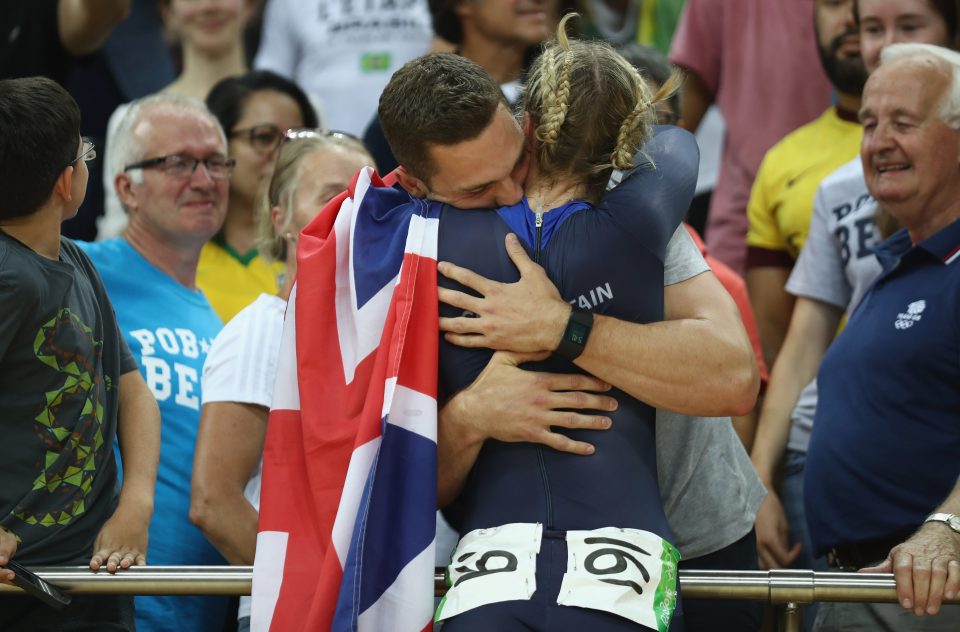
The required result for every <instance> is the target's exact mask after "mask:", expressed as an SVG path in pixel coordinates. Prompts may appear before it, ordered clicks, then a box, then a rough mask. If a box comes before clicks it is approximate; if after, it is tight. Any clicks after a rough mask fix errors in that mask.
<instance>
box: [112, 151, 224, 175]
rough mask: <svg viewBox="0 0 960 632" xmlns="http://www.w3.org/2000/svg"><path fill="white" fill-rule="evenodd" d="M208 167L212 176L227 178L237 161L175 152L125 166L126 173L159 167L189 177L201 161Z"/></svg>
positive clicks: (164, 170)
mask: <svg viewBox="0 0 960 632" xmlns="http://www.w3.org/2000/svg"><path fill="white" fill-rule="evenodd" d="M201 162H202V163H203V166H204V167H206V169H207V173H208V174H210V177H211V178H215V179H217V180H225V179H227V178H229V177H230V174H231V173H232V172H233V167H234V165H236V164H237V161H236V160H234V159H232V158H225V157H223V156H210V157H209V158H202V159H201V158H194V157H193V156H185V155H184V154H173V155H171V156H159V157H157V158H148V159H147V160H142V161H140V162H135V163H133V164H132V165H127V166H126V167H124V168H123V171H124V173H126V172H127V171H132V170H133V169H159V170H160V171H163V172H164V173H165V174H167V175H168V176H173V177H175V178H183V177H189V176H191V175H193V173H194V172H195V171H196V170H197V166H198V165H199V164H200V163H201Z"/></svg>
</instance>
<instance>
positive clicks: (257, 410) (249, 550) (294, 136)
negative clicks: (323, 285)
mask: <svg viewBox="0 0 960 632" xmlns="http://www.w3.org/2000/svg"><path fill="white" fill-rule="evenodd" d="M286 136H287V140H284V141H283V142H282V144H281V145H280V148H279V150H278V151H277V152H276V153H277V154H278V155H277V162H276V168H275V170H274V172H273V176H272V178H271V179H270V182H269V184H268V187H267V188H266V189H265V190H264V191H263V192H262V194H261V195H260V196H259V198H258V204H257V210H256V217H257V241H256V244H257V248H258V249H259V251H260V253H261V256H262V257H263V259H265V260H266V261H267V262H285V263H286V266H287V274H286V275H285V276H284V282H283V285H282V286H281V287H280V289H279V291H277V292H276V293H275V294H274V293H269V294H268V293H263V294H260V295H259V296H258V297H256V299H255V300H254V301H253V302H252V303H251V304H250V305H248V306H247V307H246V308H244V309H243V310H241V311H240V313H239V314H237V316H236V317H235V318H234V319H233V320H231V321H230V323H228V324H227V326H226V327H224V329H223V331H222V332H221V333H220V334H219V335H218V336H217V338H216V340H214V342H213V345H212V346H211V348H210V353H209V355H208V356H207V361H206V364H205V365H204V369H203V378H202V388H203V409H202V413H201V421H200V430H199V434H198V436H197V447H196V452H195V455H194V464H193V482H192V490H191V503H190V519H191V520H192V521H193V522H194V523H195V524H196V525H197V526H198V527H199V528H200V530H201V531H203V533H204V535H205V536H206V537H207V539H208V540H210V542H211V543H213V545H214V546H215V547H216V548H217V549H218V550H219V551H220V553H222V554H223V556H224V557H226V558H227V560H229V561H230V562H231V563H233V564H252V563H253V554H254V550H255V548H256V536H257V510H258V507H259V504H260V467H261V463H260V458H261V454H262V453H263V442H264V438H265V436H266V430H267V413H268V411H269V409H270V402H271V399H272V395H273V383H274V381H275V377H276V369H277V358H278V356H279V350H280V333H281V330H282V328H283V314H284V310H285V309H286V306H287V298H289V296H290V290H291V288H292V287H293V279H294V276H295V275H296V268H297V237H298V235H299V233H300V230H301V229H302V228H303V227H304V226H306V225H307V223H309V222H310V220H312V219H313V217H314V215H316V213H317V212H318V211H319V210H320V209H321V208H323V206H324V204H326V202H327V201H328V200H330V199H331V198H332V197H334V196H335V195H337V194H338V193H340V192H341V191H343V190H344V189H346V188H347V186H349V184H350V181H351V180H352V179H353V176H354V174H355V173H356V172H357V171H358V170H360V169H361V168H362V167H364V166H366V165H372V164H373V159H372V158H371V157H370V155H369V154H368V153H367V151H366V149H365V148H364V147H363V145H362V144H361V143H360V142H359V141H357V140H355V139H353V138H350V137H347V136H344V135H342V134H338V133H335V132H332V133H331V132H319V131H315V130H295V131H291V132H289V133H288V134H287V135H286ZM239 619H240V626H239V629H240V630H241V631H243V630H247V629H249V625H250V600H249V597H244V598H243V599H242V600H241V603H240V612H239Z"/></svg>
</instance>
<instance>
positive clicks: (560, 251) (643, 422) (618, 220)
mask: <svg viewBox="0 0 960 632" xmlns="http://www.w3.org/2000/svg"><path fill="white" fill-rule="evenodd" d="M562 28H563V26H562V25H561V29H560V30H561V33H562ZM607 50H608V49H606V48H605V45H603V44H599V43H593V42H589V43H588V42H567V41H566V38H565V37H564V36H562V35H561V36H560V38H559V41H558V42H557V43H554V44H553V45H552V46H550V47H548V49H547V50H546V51H545V52H544V54H543V55H542V57H541V58H540V60H538V62H536V64H535V66H534V67H533V69H532V71H531V78H530V83H529V85H528V88H527V95H526V99H525V103H526V104H527V106H526V107H527V114H528V115H529V116H530V117H531V119H532V120H534V121H539V123H540V125H539V129H538V132H537V137H538V138H551V137H550V135H549V134H544V133H541V132H542V128H543V127H544V124H545V122H549V123H551V125H552V126H553V129H554V130H557V129H559V133H558V134H557V135H556V136H554V137H553V138H555V139H556V140H557V142H558V146H557V149H560V150H565V149H566V148H576V149H575V150H574V151H580V152H581V153H583V152H584V151H586V152H587V154H588V155H586V156H585V157H584V156H581V157H578V158H576V159H574V160H569V159H568V158H565V157H564V156H562V155H559V156H558V155H557V152H555V151H554V152H551V151H550V150H546V151H544V150H543V146H544V145H548V144H549V142H545V141H544V140H535V141H533V143H534V145H533V151H534V155H535V156H536V160H537V165H536V167H535V168H532V169H531V173H532V174H533V177H532V179H531V180H528V183H527V184H528V188H527V190H528V191H530V190H535V189H536V187H537V184H538V182H539V183H553V182H556V181H557V178H558V176H557V175H555V174H558V173H559V174H561V175H562V177H564V178H566V179H567V181H568V183H569V184H570V185H572V186H567V190H574V191H576V192H577V193H580V194H581V195H578V196H577V197H578V199H574V200H571V201H565V202H563V203H561V204H559V205H556V206H554V207H553V208H548V209H547V210H543V208H542V207H540V208H538V207H537V206H534V208H531V204H530V202H529V200H528V198H526V197H525V198H524V199H523V200H522V201H521V202H520V203H519V204H517V205H514V206H511V207H504V208H500V209H497V210H496V211H486V212H478V211H475V210H473V211H463V210H459V209H455V208H452V207H449V206H444V207H443V209H442V212H441V216H440V235H439V251H438V260H441V261H450V262H452V263H455V264H457V265H460V266H463V267H466V268H469V269H471V270H473V271H475V272H477V273H479V274H481V275H483V276H485V277H487V278H490V279H495V280H498V281H502V282H514V281H516V280H517V279H518V278H519V275H518V273H517V271H516V269H515V267H514V266H513V264H512V262H511V261H510V259H509V257H508V256H507V254H506V251H505V248H504V237H505V236H506V234H507V233H509V232H513V233H516V234H517V235H518V237H519V238H520V241H521V243H522V244H523V245H524V246H525V248H526V250H527V251H528V253H529V254H530V256H531V257H532V258H533V259H534V260H535V261H537V263H539V264H540V265H541V266H543V267H544V269H545V271H546V273H547V275H548V276H549V278H550V279H551V281H552V282H553V283H554V284H555V285H556V286H557V288H558V290H559V291H560V294H561V296H563V298H564V299H565V300H567V301H569V302H571V303H572V304H573V305H574V307H578V308H580V309H584V310H586V311H590V312H593V313H597V314H606V315H609V316H613V317H616V318H619V319H623V320H628V321H632V322H639V323H646V322H652V321H659V320H662V319H663V260H664V252H665V248H666V244H667V242H668V241H669V239H670V237H671V235H672V234H673V232H674V230H675V229H676V227H677V226H678V224H679V223H680V221H681V220H682V218H683V215H684V213H685V211H686V209H687V207H688V205H689V202H690V199H691V197H692V195H693V189H694V185H695V182H696V172H697V162H698V157H699V156H698V151H697V148H696V143H695V141H694V140H693V138H692V136H690V135H689V134H687V133H686V132H683V131H682V130H679V129H676V128H659V129H657V131H656V133H655V134H653V135H652V138H649V140H647V139H648V137H649V136H650V135H651V129H652V128H651V124H650V121H651V120H652V115H653V100H652V99H651V98H650V96H649V92H648V91H647V90H646V86H645V85H644V84H643V80H642V79H641V78H640V77H639V76H637V75H636V73H635V71H633V69H632V67H630V66H629V64H627V63H626V62H625V61H624V62H622V64H621V63H620V61H619V60H618V59H617V58H615V57H613V55H615V54H613V53H612V51H610V53H611V54H609V55H608V54H607V52H606V51H607ZM550 66H552V68H551V67H550ZM611 77H613V78H614V79H611ZM564 79H566V81H567V82H568V84H569V90H568V97H567V98H568V99H569V102H568V103H566V104H565V107H563V108H560V109H561V110H563V112H564V113H565V116H563V117H560V119H561V120H560V123H559V125H558V124H557V122H556V120H555V119H556V117H555V116H552V115H551V114H550V112H551V111H552V112H556V111H557V109H556V107H553V108H552V109H551V106H556V98H552V97H546V98H545V97H544V96H543V95H545V94H546V95H554V97H555V96H556V95H557V93H558V92H559V93H560V94H562V93H563V91H562V90H561V91H558V90H557V89H556V88H557V85H556V84H558V83H563V81H564ZM591 82H594V85H591ZM597 83H599V84H600V85H596V84H597ZM601 88H602V89H601ZM617 89H620V92H618V91H617ZM624 93H627V94H626V95H625V94H624ZM578 94H579V96H578ZM585 95H586V96H585ZM596 95H605V96H606V97H607V98H606V99H604V98H597V96H596ZM637 113H639V115H638V114H637ZM604 117H606V119H607V120H612V121H613V123H611V124H608V125H606V126H605V125H604V124H603V123H600V124H599V125H597V124H593V125H582V124H580V123H582V121H584V120H585V119H589V120H591V121H593V122H595V120H596V118H604ZM631 117H632V118H633V120H632V121H631V120H630V119H631ZM548 119H551V120H550V121H548ZM564 119H566V120H564ZM571 121H573V122H572V123H570V122H571ZM631 123H632V124H633V125H634V128H632V129H628V130H627V132H626V133H624V128H625V127H627V126H629V124H631ZM604 132H606V134H605V135H604ZM565 134H566V135H567V136H570V137H571V138H564V135H565ZM577 135H580V138H577ZM644 140H647V142H646V144H645V146H644V150H645V154H646V155H647V156H649V157H650V158H651V159H652V161H653V163H654V164H651V163H650V162H648V161H646V162H644V164H641V165H640V166H638V167H636V168H635V169H634V170H633V172H631V173H630V174H628V176H627V177H626V179H625V180H624V181H623V183H622V184H621V185H619V186H618V187H617V188H615V189H614V190H613V191H611V192H610V193H609V194H608V195H607V196H606V197H605V198H604V199H603V202H602V203H599V204H594V203H591V201H590V200H592V199H594V200H595V199H598V198H599V197H600V193H601V192H602V187H603V185H604V184H605V183H606V180H607V178H608V176H609V174H610V171H611V170H612V168H613V167H614V166H616V167H618V168H622V167H626V166H628V165H627V164H624V161H623V160H619V161H618V160H617V158H616V156H617V155H619V156H620V157H621V158H622V156H623V154H624V152H626V156H627V159H628V160H629V158H630V157H631V156H632V155H633V154H634V153H635V150H636V148H637V147H638V145H639V144H640V142H642V141H644ZM583 148H587V149H586V150H584V149H583ZM590 148H592V149H593V151H592V154H591V152H590V151H589V149H590ZM612 155H613V156H615V158H614V160H611V156H612ZM584 159H586V160H587V161H588V164H589V161H593V163H594V166H596V163H599V164H600V165H603V166H606V167H607V168H606V169H594V170H593V172H592V174H591V176H584V177H581V178H580V182H576V179H575V178H571V177H570V176H569V175H566V174H569V173H583V172H585V170H584V169H582V165H583V164H584ZM571 165H578V166H579V167H581V168H580V169H577V170H576V171H574V170H573V169H570V166H571ZM556 167H560V168H559V169H556ZM552 168H555V170H554V171H553V173H551V169H552ZM554 190H556V189H554ZM544 198H547V199H551V198H550V196H547V195H544V196H543V197H542V198H541V199H544ZM440 284H441V286H444V287H453V288H454V289H460V290H463V288H462V287H461V286H458V285H457V284H455V283H453V282H452V281H449V280H447V279H445V278H443V277H441V278H440ZM459 315H461V314H460V313H458V312H457V310H454V309H453V308H451V307H449V306H446V305H441V316H459ZM491 354H492V352H491V351H489V350H479V349H468V348H463V347H456V346H454V345H451V344H449V343H447V342H446V341H444V340H441V347H440V381H441V388H442V390H443V391H445V392H446V393H448V394H452V393H456V392H457V391H459V390H461V389H462V388H464V387H466V386H467V385H469V384H470V383H471V382H473V380H474V379H475V378H476V377H477V376H478V375H479V373H480V371H481V370H482V369H483V368H484V366H486V364H487V362H488V361H489V359H490V355H491ZM525 368H534V369H539V370H544V371H551V372H576V371H579V369H577V367H576V366H574V364H573V363H572V362H570V361H568V360H564V359H562V358H559V357H557V356H554V357H552V358H550V359H548V360H547V361H545V362H541V363H537V364H535V365H530V366H529V367H525ZM611 395H612V396H613V397H615V398H616V399H617V400H618V402H619V407H618V409H617V410H616V411H615V412H613V413H612V414H610V413H604V414H608V415H610V417H611V419H612V421H613V424H612V427H611V428H610V429H609V430H607V431H605V432H602V433H594V434H591V435H590V437H589V441H590V442H592V443H593V444H594V445H595V446H596V453H595V454H594V455H592V456H587V457H584V456H577V455H572V454H569V453H563V452H558V451H555V450H552V449H550V448H548V447H545V446H542V445H538V444H529V443H502V442H498V441H492V440H490V441H487V442H486V443H485V444H484V447H483V448H482V450H481V452H480V454H479V456H478V458H477V461H476V463H475V464H474V466H473V469H472V470H471V472H470V475H469V477H468V479H467V480H466V482H465V484H464V487H463V490H462V492H461V494H460V496H459V497H458V499H457V501H456V503H455V505H454V506H453V507H452V509H451V515H453V516H455V519H456V522H457V523H458V524H457V525H456V526H457V527H458V528H459V530H460V532H461V534H468V533H471V532H476V530H483V531H480V532H479V535H480V536H485V535H486V534H488V533H493V532H499V531H498V530H502V528H503V526H504V525H513V524H517V523H522V524H524V525H540V527H538V528H539V531H538V532H537V533H538V534H539V535H538V536H537V537H538V540H537V542H538V544H537V553H536V555H535V567H536V574H535V583H536V586H535V589H534V590H533V591H532V594H531V595H530V596H529V597H528V598H516V597H514V598H505V599H504V600H501V601H492V602H489V603H484V604H483V605H479V606H471V607H469V608H463V607H460V608H459V609H457V610H458V613H457V614H454V615H453V616H452V617H451V618H447V619H446V620H445V623H444V627H445V629H446V630H448V631H449V632H463V631H465V630H466V631H471V630H491V629H496V630H513V629H518V630H520V629H523V630H526V629H543V630H561V631H562V630H581V629H584V628H585V627H586V626H591V627H593V628H595V629H596V630H635V629H637V628H638V623H637V622H635V621H637V620H636V619H634V620H630V619H628V618H625V617H626V615H624V614H623V613H622V612H618V611H617V610H616V608H614V609H613V610H612V611H603V610H601V609H598V608H599V606H592V605H590V604H580V606H581V607H568V606H569V605H577V604H573V603H569V602H568V606H560V605H558V603H557V602H558V597H559V596H560V594H561V593H562V592H566V591H565V590H564V589H562V585H563V584H564V582H565V579H564V576H565V574H566V573H567V571H568V548H569V547H568V543H567V540H566V535H567V532H569V531H590V530H595V529H606V528H615V529H628V530H642V531H644V532H649V533H651V534H655V535H656V536H659V538H662V539H663V540H666V541H669V539H670V532H669V528H668V526H667V521H666V518H665V516H664V512H663V508H662V506H661V503H660V494H659V489H658V484H657V470H656V445H655V434H654V427H655V426H654V409H653V408H652V407H650V406H649V405H647V404H645V403H643V402H640V401H638V400H636V399H634V398H632V397H630V396H629V395H627V394H626V393H624V392H622V391H619V390H616V389H615V390H614V391H613V392H612V393H611ZM558 431H560V430H558ZM562 432H565V433H567V434H568V435H569V436H570V437H571V438H573V439H575V440H584V439H585V438H586V435H585V431H576V430H570V431H562ZM524 528H525V527H524ZM586 539H587V540H592V542H589V544H591V545H592V546H593V549H592V551H593V552H592V553H589V552H590V550H591V549H590V548H589V547H588V548H586V549H583V550H582V552H583V553H589V555H587V557H586V558H585V559H582V560H581V562H582V566H583V567H584V568H589V569H591V570H592V571H596V572H595V573H594V575H595V576H596V581H597V582H605V584H604V586H602V587H601V588H604V589H606V588H607V586H609V585H610V584H612V583H617V584H620V585H625V586H626V589H627V590H628V591H629V590H634V591H636V592H637V594H638V596H639V595H640V594H642V593H643V592H644V591H646V592H647V596H648V598H649V597H650V593H652V592H656V591H660V592H658V593H657V594H658V595H660V593H661V592H664V591H665V592H667V593H669V591H670V590H675V589H676V585H675V576H674V577H673V579H672V580H670V578H667V580H666V581H661V582H660V584H659V585H656V584H655V585H640V584H641V583H642V582H639V580H637V581H633V580H631V579H630V577H634V578H636V577H637V575H636V573H634V575H630V573H627V574H626V575H623V574H622V573H618V572H617V569H619V568H621V567H624V566H625V567H627V569H628V570H630V567H631V566H632V567H633V569H634V570H636V569H637V567H639V566H643V567H644V569H643V571H639V572H640V575H639V577H646V576H647V575H649V573H650V570H651V569H652V568H654V567H656V568H657V569H659V568H660V564H661V562H662V561H665V562H666V566H664V568H669V566H670V561H671V560H669V559H667V558H669V557H670V555H671V553H670V550H671V549H672V547H670V546H669V545H664V547H663V549H662V550H653V549H650V547H649V546H647V547H646V548H644V547H639V546H637V545H636V541H632V540H629V539H621V538H619V537H611V535H610V533H607V532H604V533H600V534H597V535H596V536H593V537H587V538H586ZM464 544H465V542H464V541H461V547H460V548H458V550H457V552H455V553H454V556H453V561H452V564H451V567H450V568H451V578H452V579H453V583H454V588H453V589H452V590H454V589H456V590H460V591H461V592H466V591H468V590H473V591H487V592H489V589H486V588H483V587H481V584H480V582H479V581H477V580H480V579H483V578H485V579H484V581H487V580H493V581H496V582H500V583H501V584H503V585H506V583H508V582H509V581H510V579H509V577H508V576H509V573H508V572H507V571H510V570H511V569H512V568H513V566H514V563H513V561H512V560H511V559H510V556H511V555H513V554H512V553H511V552H510V551H502V550H494V551H491V549H489V548H487V549H483V548H480V549H471V548H470V547H469V546H466V547H465V546H464ZM598 547H599V548H598ZM648 549H650V550H648ZM578 550H579V549H578ZM501 553H502V554H503V555H502V556H501V557H500V559H497V556H498V555H500V554H501ZM674 553H675V551H674ZM591 556H592V557H591ZM461 558H462V559H461ZM675 561H676V560H675V558H674V559H673V560H672V562H673V563H674V564H675ZM674 568H675V566H674ZM504 569H506V570H504ZM645 573H646V574H645ZM528 581H529V580H528ZM631 582H632V585H630V584H631ZM488 585H489V584H488ZM578 591H579V593H578V594H580V595H583V594H586V592H585V589H583V588H580V589H578ZM528 592H530V591H528ZM570 594H574V593H572V592H571V593H570ZM627 595H628V596H629V592H628V593H627ZM475 596H476V595H469V597H470V599H467V601H476V600H475V599H473V597H475ZM658 598H660V597H659V596H658ZM666 599H667V600H669V595H667V597H666ZM481 601H482V600H481ZM449 605H450V604H449V603H448V604H445V605H444V606H443V607H441V612H443V611H444V609H445V608H447V606H449ZM608 610H609V609H608ZM614 612H616V614H614ZM665 619H666V620H665V621H664V620H663V619H661V620H660V621H659V622H658V624H657V625H655V626H651V627H655V628H657V627H659V628H661V629H665V628H666V625H668V624H667V622H668V621H669V620H670V619H669V614H668V615H667V616H666V617H665ZM680 626H681V622H680V617H674V620H673V625H672V626H671V627H670V629H674V630H675V629H679V627H680Z"/></svg>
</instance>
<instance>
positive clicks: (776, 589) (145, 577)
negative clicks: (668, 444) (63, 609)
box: [0, 566, 960, 632]
mask: <svg viewBox="0 0 960 632" xmlns="http://www.w3.org/2000/svg"><path fill="white" fill-rule="evenodd" d="M31 570H33V571H34V572H36V573H37V574H38V575H40V577H42V578H43V579H45V580H47V581H49V582H50V583H52V584H56V585H57V586H59V587H60V588H63V589H64V590H66V591H67V592H70V593H76V594H104V593H110V594H125V595H249V594H250V586H251V583H252V577H253V567H251V566H136V567H133V568H131V569H128V570H126V571H122V572H119V573H117V574H115V575H111V574H110V573H108V572H106V571H104V570H101V571H100V572H99V573H94V572H93V571H91V570H90V569H89V568H87V567H85V566H67V567H64V566H36V567H33V568H31ZM437 570H438V571H439V570H441V569H437ZM679 576H680V586H681V589H682V591H683V598H684V599H754V600H757V601H764V602H767V603H771V604H779V605H784V606H786V608H785V610H784V613H783V617H782V619H781V622H780V629H781V630H782V631H783V632H797V631H799V630H800V607H801V606H802V605H803V604H808V603H813V602H815V601H861V602H873V603H895V602H896V601H897V590H896V585H895V583H894V580H893V575H892V574H890V573H816V572H813V571H803V570H775V571H697V570H681V571H680V573H679ZM434 585H435V590H436V593H437V594H438V595H441V594H443V592H444V591H445V590H446V585H445V584H444V581H443V574H442V573H439V572H438V573H437V574H436V575H435V576H434ZM11 592H20V589H19V588H17V587H15V586H9V585H6V584H0V595H2V594H5V593H11ZM944 603H960V597H958V598H955V599H952V600H946V599H945V600H944Z"/></svg>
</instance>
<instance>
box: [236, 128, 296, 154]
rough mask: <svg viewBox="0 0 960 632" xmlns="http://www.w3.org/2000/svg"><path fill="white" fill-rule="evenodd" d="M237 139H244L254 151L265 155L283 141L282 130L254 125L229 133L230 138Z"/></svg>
mask: <svg viewBox="0 0 960 632" xmlns="http://www.w3.org/2000/svg"><path fill="white" fill-rule="evenodd" d="M237 137H239V138H244V139H246V141H247V142H248V143H250V146H251V147H253V148H254V149H255V150H256V151H259V152H262V153H267V152H271V151H273V150H274V149H276V148H277V146H279V145H280V141H281V140H282V139H283V130H282V129H280V128H279V127H277V126H276V125H269V124H267V125H254V126H253V127H247V128H244V129H235V130H233V131H232V132H230V138H237Z"/></svg>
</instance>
